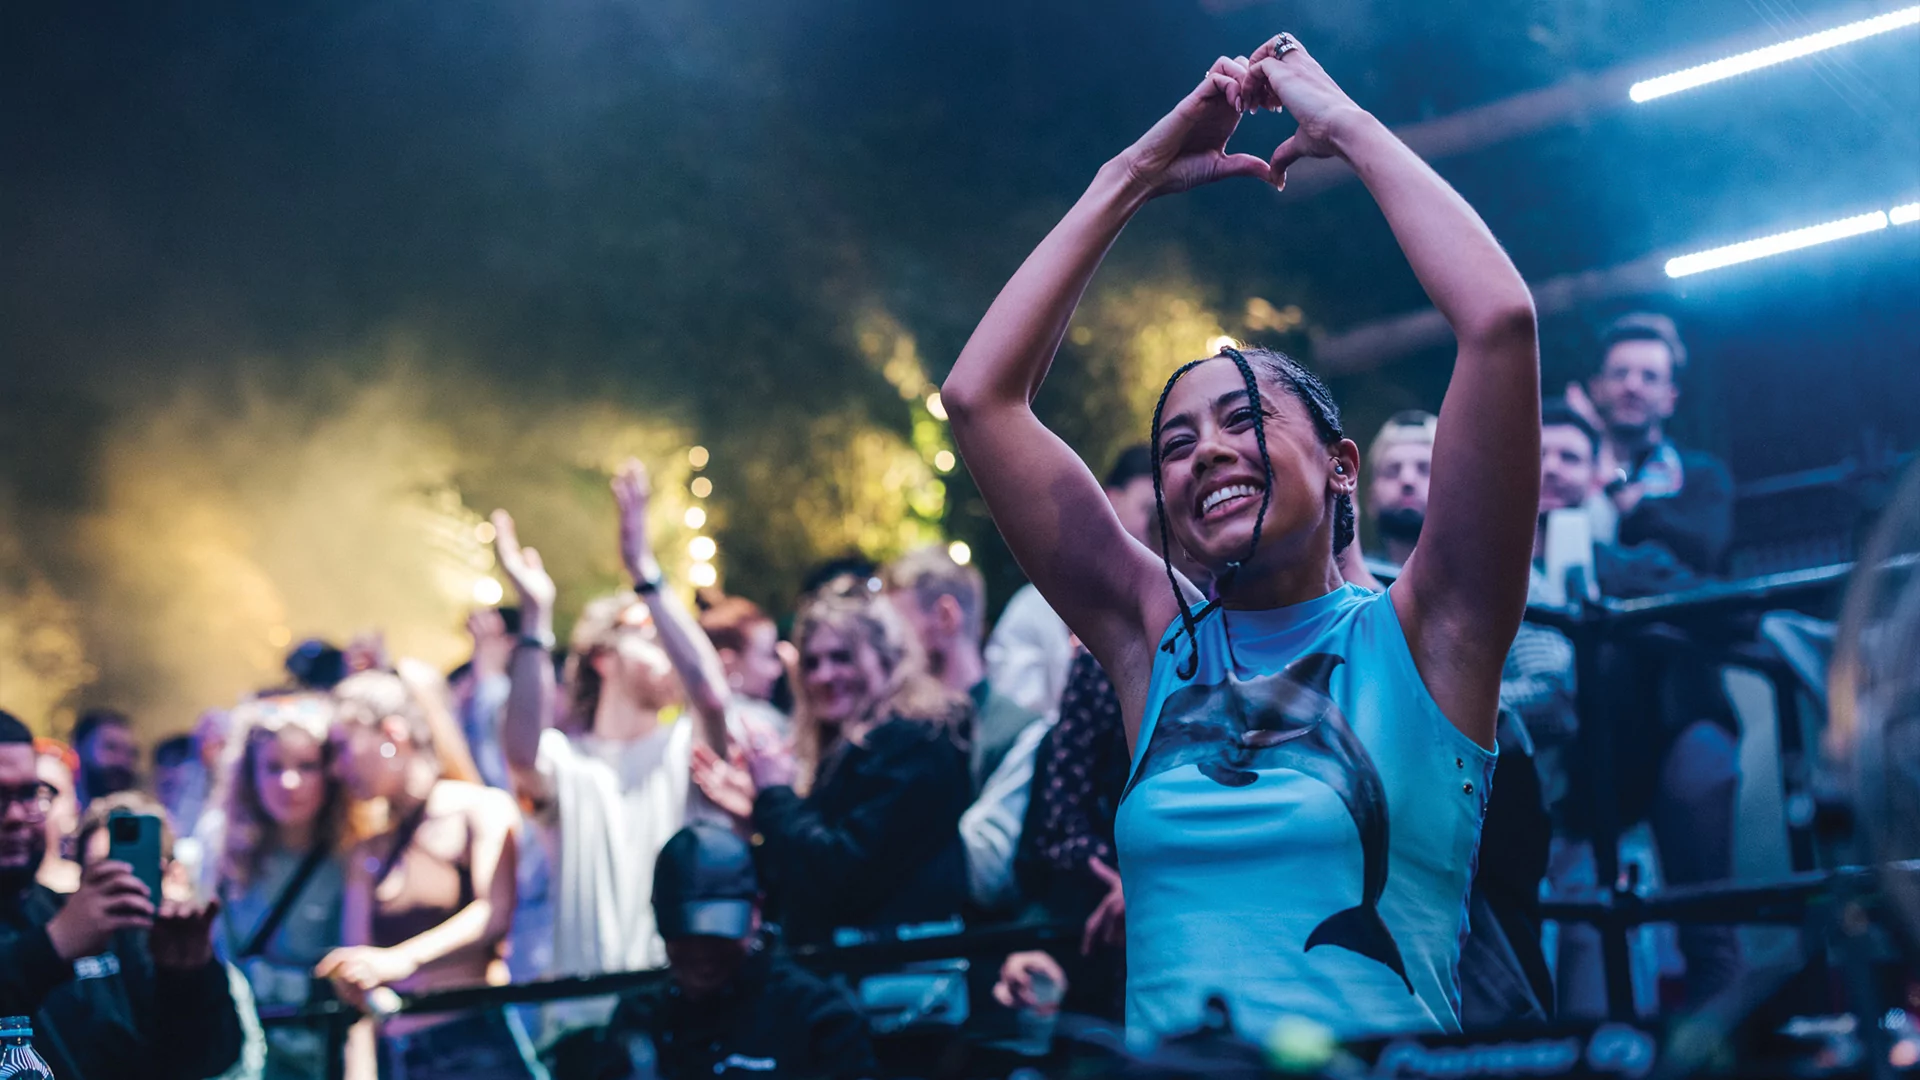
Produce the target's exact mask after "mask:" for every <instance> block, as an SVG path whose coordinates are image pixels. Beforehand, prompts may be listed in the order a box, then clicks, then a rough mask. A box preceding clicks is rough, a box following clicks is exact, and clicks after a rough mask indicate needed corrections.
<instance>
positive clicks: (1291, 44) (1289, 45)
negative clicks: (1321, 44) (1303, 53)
mask: <svg viewBox="0 0 1920 1080" xmlns="http://www.w3.org/2000/svg"><path fill="white" fill-rule="evenodd" d="M1299 47H1300V39H1299V38H1296V37H1294V36H1293V35H1292V34H1289V33H1286V32H1285V31H1282V32H1281V33H1280V35H1279V36H1278V37H1275V38H1274V39H1273V58H1274V59H1275V60H1278V59H1280V58H1281V57H1283V56H1285V55H1287V54H1288V53H1290V52H1292V51H1293V50H1295V49H1298V48H1299Z"/></svg>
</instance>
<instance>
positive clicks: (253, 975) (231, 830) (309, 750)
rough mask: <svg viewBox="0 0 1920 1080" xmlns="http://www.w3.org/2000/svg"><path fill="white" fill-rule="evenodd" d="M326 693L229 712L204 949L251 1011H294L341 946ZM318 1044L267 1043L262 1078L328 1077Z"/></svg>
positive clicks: (293, 1034)
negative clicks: (209, 941)
mask: <svg viewBox="0 0 1920 1080" xmlns="http://www.w3.org/2000/svg"><path fill="white" fill-rule="evenodd" d="M333 717H334V707H333V702H332V700H331V699H330V698H328V697H327V695H325V694H319V693H289V694H274V695H268V696H264V697H260V698H257V699H255V700H253V701H248V702H245V703H243V704H241V705H240V706H239V707H238V708H236V709H235V710H234V712H233V737H232V738H231V739H230V740H229V741H228V743H227V750H226V753H225V755H224V760H223V764H222V767H221V770H220V780H219V784H220V787H219V789H218V792H217V794H216V796H215V800H216V801H215V805H216V806H217V807H219V808H220V810H221V814H222V817H223V819H224V825H223V826H222V827H221V829H220V830H219V833H218V840H217V843H216V844H215V847H214V851H213V852H212V861H213V863H214V873H215V877H214V886H213V887H214V891H215V892H216V893H217V894H218V896H219V897H220V902H221V904H222V906H223V910H222V912H221V915H220V932H219V934H218V935H216V938H215V943H216V945H217V946H218V947H219V949H220V952H221V955H222V956H223V957H225V958H226V960H227V961H228V962H230V963H232V964H233V965H234V966H236V967H238V968H239V969H240V970H241V971H242V972H244V973H245V974H246V976H247V981H248V984H249V985H250V986H251V987H252V988H253V996H254V1000H255V1002H256V1003H257V1004H258V1005H260V1006H262V1007H284V1006H300V1005H304V1004H306V1002H307V997H308V994H309V990H310V989H311V987H312V985H313V979H312V976H311V974H310V972H312V970H313V965H315V964H317V963H319V962H320V959H321V958H322V957H324V956H326V955H327V953H328V952H329V951H331V950H332V949H333V948H334V946H336V945H338V944H339V943H340V898H341V888H342V883H343V881H344V875H343V873H342V863H341V860H340V857H339V849H340V845H341V843H342V842H343V840H344V839H345V838H346V834H347V826H346V823H347V812H348V810H349V808H350V804H351V800H350V799H349V798H348V797H347V794H346V792H345V791H344V790H343V789H342V787H341V784H340V782H339V781H338V780H336V779H335V778H334V777H333V774H332V768H333V751H332V748H331V745H330V743H329V742H328V738H327V736H328V730H329V728H330V727H331V726H332V724H333ZM325 1049H326V1047H325V1041H324V1040H323V1039H322V1038H321V1037H320V1035H319V1033H317V1032H314V1031H311V1030H308V1029H305V1028H300V1027H289V1026H282V1027H276V1028H273V1029H271V1030H269V1031H268V1033H267V1061H266V1074H265V1076H266V1078H267V1080H317V1078H319V1077H324V1076H326V1075H327V1069H326V1060H325Z"/></svg>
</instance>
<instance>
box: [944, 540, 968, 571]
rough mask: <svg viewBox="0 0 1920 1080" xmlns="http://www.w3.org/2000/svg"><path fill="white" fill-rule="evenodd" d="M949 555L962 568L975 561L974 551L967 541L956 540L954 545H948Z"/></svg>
mask: <svg viewBox="0 0 1920 1080" xmlns="http://www.w3.org/2000/svg"><path fill="white" fill-rule="evenodd" d="M947 554H948V555H949V556H950V557H952V559H953V561H954V562H957V563H959V564H960V565H961V566H965V565H967V564H968V563H970V562H972V561H973V549H972V548H970V547H968V546H967V542H966V541H965V540H955V541H954V542H953V543H951V544H948V545H947Z"/></svg>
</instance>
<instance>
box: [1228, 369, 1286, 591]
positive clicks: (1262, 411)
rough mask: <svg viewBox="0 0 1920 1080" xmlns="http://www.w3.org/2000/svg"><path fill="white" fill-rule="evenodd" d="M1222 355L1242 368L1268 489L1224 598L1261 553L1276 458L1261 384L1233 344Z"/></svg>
mask: <svg viewBox="0 0 1920 1080" xmlns="http://www.w3.org/2000/svg"><path fill="white" fill-rule="evenodd" d="M1220 355H1222V356H1225V357H1226V358H1227V359H1229V360H1232V361H1233V366H1234V367H1237V368H1239V369H1240V377H1241V378H1242V379H1244V380H1246V383H1247V404H1248V405H1249V406H1250V407H1252V409H1253V440H1254V442H1255V443H1256V444H1258V445H1259V447H1260V468H1261V470H1262V471H1263V472H1264V473H1265V474H1266V480H1267V483H1266V486H1265V487H1263V488H1261V489H1260V513H1259V514H1258V515H1257V516H1256V517H1255V518H1254V519H1253V542H1252V543H1250V544H1248V545H1247V556H1246V558H1245V559H1236V560H1234V561H1233V562H1230V563H1228V564H1227V572H1226V573H1224V574H1222V575H1220V576H1221V581H1220V583H1219V585H1218V586H1217V587H1216V588H1215V590H1214V591H1215V592H1217V593H1219V594H1220V595H1222V596H1224V595H1226V592H1227V588H1228V587H1229V586H1231V585H1232V584H1233V579H1234V578H1236V577H1238V576H1239V575H1240V567H1242V566H1244V565H1245V564H1246V562H1247V559H1251V558H1253V557H1254V556H1255V555H1256V554H1258V553H1259V551H1260V530H1261V528H1262V527H1264V526H1265V525H1266V523H1267V509H1268V508H1269V507H1271V506H1272V505H1273V459H1272V458H1271V457H1269V456H1268V455H1267V406H1266V403H1265V402H1263V401H1261V400H1260V383H1259V381H1258V380H1256V379H1255V378H1254V377H1253V365H1252V364H1249V363H1247V358H1246V357H1245V356H1242V355H1241V354H1240V350H1239V349H1236V348H1234V347H1233V346H1231V345H1229V346H1227V347H1226V348H1223V349H1221V350H1220Z"/></svg>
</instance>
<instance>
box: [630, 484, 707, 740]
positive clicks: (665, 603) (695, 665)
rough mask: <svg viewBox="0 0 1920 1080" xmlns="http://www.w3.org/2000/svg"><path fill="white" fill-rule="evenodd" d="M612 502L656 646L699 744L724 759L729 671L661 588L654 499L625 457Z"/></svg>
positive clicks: (676, 599)
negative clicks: (651, 532)
mask: <svg viewBox="0 0 1920 1080" xmlns="http://www.w3.org/2000/svg"><path fill="white" fill-rule="evenodd" d="M613 498H614V501H615V503H617V504H618V505H619V507H620V558H621V561H623V562H624V563H626V567H627V573H629V574H631V575H633V582H634V586H635V588H637V589H638V590H639V593H640V599H641V601H642V602H644V603H645V604H646V605H647V611H648V612H649V613H651V614H652V615H653V625H654V629H655V630H657V631H658V632H659V634H660V647H661V648H662V649H663V650H665V651H666V654H667V659H668V660H669V661H671V662H672V664H673V670H674V673H675V674H676V675H678V676H680V685H681V687H682V688H684V689H685V691H686V695H687V704H688V706H690V707H691V708H692V709H693V713H694V715H695V716H697V717H699V718H700V728H699V731H700V737H701V739H702V740H703V741H705V742H706V744H707V745H708V746H710V747H712V748H713V749H714V750H715V751H716V752H718V753H720V754H725V753H726V752H727V708H728V706H729V705H731V704H732V701H733V690H732V688H731V687H729V686H728V685H727V671H726V668H724V667H722V666H721V665H720V654H719V653H718V652H716V651H714V648H713V642H711V641H708V640H707V635H706V632H705V631H703V630H701V629H700V624H699V623H698V622H695V621H694V618H693V614H692V613H691V612H689V611H688V610H687V606H686V605H685V604H682V603H681V602H680V598H679V597H678V596H675V595H674V594H673V590H671V589H668V588H666V587H665V586H664V585H662V584H661V581H660V562H659V560H657V559H655V558H654V557H653V544H652V542H651V541H649V540H648V539H647V507H648V506H649V505H650V504H651V503H652V500H653V488H652V485H651V484H650V482H649V481H648V479H647V467H646V466H644V465H642V464H640V462H639V461H637V460H634V459H632V458H629V459H628V460H627V463H626V466H625V467H623V468H622V469H621V470H620V475H619V476H616V477H614V479H613Z"/></svg>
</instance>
